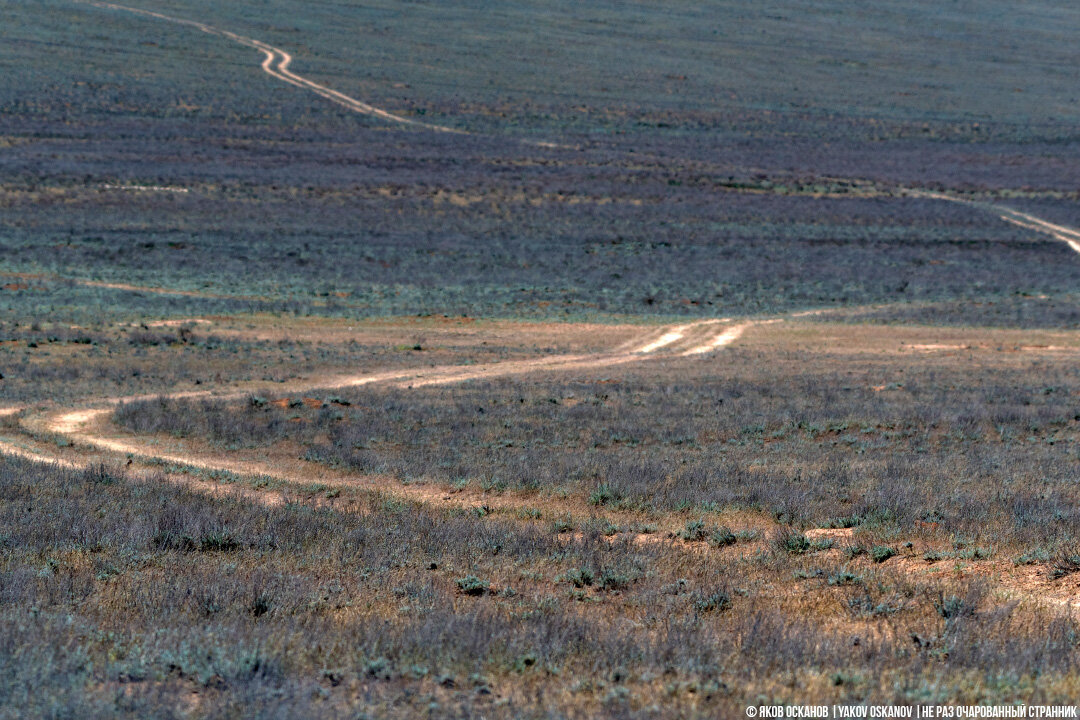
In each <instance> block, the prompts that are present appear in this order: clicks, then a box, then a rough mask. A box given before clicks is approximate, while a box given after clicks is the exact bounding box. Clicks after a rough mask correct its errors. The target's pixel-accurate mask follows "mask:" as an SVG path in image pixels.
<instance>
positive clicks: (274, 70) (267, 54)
mask: <svg viewBox="0 0 1080 720" xmlns="http://www.w3.org/2000/svg"><path fill="white" fill-rule="evenodd" d="M74 2H77V3H80V4H83V5H92V6H93V7H97V8H102V9H105V10H116V11H120V12H128V13H134V14H136V15H142V16H143V17H149V18H154V19H155V20H163V21H165V22H170V23H174V24H176V25H185V26H187V27H191V28H195V29H196V30H200V31H202V32H204V33H208V34H210V35H216V36H218V37H223V38H227V39H229V40H232V41H233V42H236V43H239V44H241V45H244V46H245V47H250V48H254V49H255V50H258V51H259V52H261V53H262V54H263V55H264V59H263V62H262V66H261V67H262V69H263V72H265V73H267V74H268V75H270V76H271V77H273V78H275V79H277V80H280V81H282V82H285V83H288V84H289V85H293V86H295V87H298V88H303V89H305V90H310V91H311V92H313V93H315V94H316V95H319V96H320V97H324V98H326V99H327V100H330V101H331V102H334V103H337V104H338V105H341V106H343V107H346V108H348V109H349V110H352V111H353V112H358V113H360V114H361V115H369V116H371V117H377V118H379V119H381V120H386V121H388V122H392V123H398V124H401V125H411V126H414V127H418V128H423V129H425V130H432V131H434V132H444V133H464V131H462V130H457V129H455V128H451V127H445V126H443V125H435V124H433V123H426V122H421V121H419V120H413V119H412V118H406V117H402V116H400V115H395V114H394V113H392V112H388V111H386V110H383V109H382V108H377V107H375V106H374V105H371V104H369V103H366V102H364V101H363V100H358V99H356V98H354V97H350V96H348V95H346V94H345V93H342V92H338V91H337V90H334V89H333V88H329V87H327V86H325V85H320V84H319V83H317V82H314V81H313V80H308V79H307V78H305V77H303V76H302V75H297V74H296V73H294V72H292V71H291V70H289V65H291V64H292V61H293V57H292V55H290V54H289V53H287V52H286V51H284V50H282V49H281V48H277V47H274V46H273V45H270V44H268V43H264V42H262V41H261V40H256V39H255V38H250V37H245V36H243V35H237V34H236V33H234V32H230V31H228V30H221V29H220V28H216V27H214V26H212V25H207V24H206V23H201V22H198V21H195V20H186V19H184V18H178V17H173V16H172V15H165V14H164V13H159V12H153V11H151V10H143V9H141V8H134V7H128V6H127V5H119V4H117V3H110V2H101V1H100V0H74Z"/></svg>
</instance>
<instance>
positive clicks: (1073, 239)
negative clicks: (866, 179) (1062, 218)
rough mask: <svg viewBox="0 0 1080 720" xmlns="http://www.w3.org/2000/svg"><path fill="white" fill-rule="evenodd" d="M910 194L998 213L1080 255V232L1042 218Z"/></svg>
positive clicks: (937, 195)
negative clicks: (1057, 241) (1059, 242)
mask: <svg viewBox="0 0 1080 720" xmlns="http://www.w3.org/2000/svg"><path fill="white" fill-rule="evenodd" d="M907 192H908V194H910V195H912V196H914V197H923V198H930V199H931V200H944V201H946V202H953V203H958V204H960V205H970V206H973V207H978V208H982V209H984V210H989V211H990V212H993V213H996V214H997V216H998V217H999V218H1001V219H1002V220H1004V221H1005V222H1008V223H1012V224H1013V225H1018V226H1020V227H1022V228H1024V229H1026V230H1034V231H1035V232H1038V233H1042V234H1043V235H1049V236H1050V237H1052V238H1054V239H1055V240H1060V241H1061V242H1063V243H1065V244H1066V245H1068V246H1069V247H1070V248H1072V250H1073V251H1074V252H1076V253H1080V230H1077V229H1075V228H1071V227H1067V226H1065V225H1058V224H1056V223H1052V222H1048V221H1046V220H1043V219H1042V218H1038V217H1035V216H1034V215H1032V214H1030V213H1026V212H1021V211H1019V210H1013V209H1012V208H1009V207H1005V206H1004V205H994V204H991V203H980V202H975V201H973V200H965V199H964V198H958V197H953V196H951V195H947V194H946V193H940V192H933V191H931V190H908V191H907Z"/></svg>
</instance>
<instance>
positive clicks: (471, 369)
mask: <svg viewBox="0 0 1080 720" xmlns="http://www.w3.org/2000/svg"><path fill="white" fill-rule="evenodd" d="M717 324H720V325H722V326H723V327H724V328H725V329H714V326H715V325H717ZM751 325H752V323H743V324H741V325H737V326H734V327H727V325H726V324H725V322H724V321H722V320H706V321H702V322H697V323H690V324H687V325H680V326H677V327H669V328H665V329H663V330H661V331H660V338H659V339H653V335H655V334H656V331H653V332H650V333H647V334H646V335H645V337H643V338H642V339H641V340H639V341H635V342H633V343H627V344H626V345H624V346H620V347H619V348H616V349H615V350H613V351H612V352H609V353H598V354H577V355H558V356H554V357H541V358H533V359H528V360H508V361H505V362H499V363H488V364H484V365H443V366H438V367H433V368H428V369H424V370H391V371H385V372H379V373H371V374H364V375H323V376H317V377H314V378H311V379H308V380H306V381H305V382H303V383H286V384H275V385H274V386H273V390H274V391H275V392H276V393H282V392H285V393H310V392H312V391H314V390H332V389H340V388H346V387H359V386H362V385H372V384H384V385H390V386H392V387H397V388H402V389H409V388H420V387H429V386H433V385H449V384H454V383H460V382H466V381H469V380H481V379H491V378H498V377H506V376H511V375H522V374H527V373H535V372H543V371H566V370H584V369H590V368H600V367H614V366H619V365H626V364H629V363H635V362H641V361H643V360H647V359H649V358H657V357H661V358H662V357H672V356H673V353H671V352H665V353H660V352H657V351H659V350H661V349H663V348H669V349H673V350H674V352H675V353H678V354H683V355H685V354H695V355H698V354H704V353H706V352H710V351H713V350H719V349H721V348H723V347H724V346H725V345H728V344H730V343H732V342H733V341H735V340H736V339H737V338H738V337H739V336H741V335H742V333H743V331H744V330H745V329H746V328H748V327H750V326H751ZM260 387H261V386H259V385H250V386H245V387H236V388H232V389H227V390H224V391H193V392H192V391H188V392H178V393H172V394H169V395H166V396H165V397H167V398H169V399H173V400H180V399H195V398H211V397H212V398H214V399H216V400H224V401H234V400H240V399H242V398H244V397H246V396H247V395H248V394H250V393H252V392H257V391H259V390H260ZM155 397H161V396H160V395H137V396H130V397H118V398H107V399H103V400H100V401H98V402H95V403H93V404H92V405H91V407H88V408H81V409H77V410H67V411H58V412H54V413H51V414H49V415H47V416H46V417H45V418H44V419H43V420H39V421H37V422H36V423H35V426H34V427H32V428H31V429H32V430H35V431H38V432H41V431H44V432H49V433H54V434H56V435H60V436H63V437H65V438H67V439H68V440H71V441H74V442H77V443H81V444H83V445H86V446H90V447H94V448H97V449H99V450H104V451H107V452H109V453H118V454H120V455H134V456H139V457H143V458H146V459H150V460H154V461H164V462H171V463H177V464H183V465H189V466H192V467H198V468H202V469H208V470H228V471H231V472H240V473H244V474H256V475H268V476H276V472H275V470H274V469H273V468H269V467H253V466H251V464H250V463H248V464H244V465H243V466H240V465H237V464H236V463H234V462H231V461H229V460H224V459H220V458H217V459H211V460H206V459H199V458H193V457H190V456H177V455H169V454H162V453H160V452H158V451H156V450H155V449H153V448H151V447H148V446H144V445H137V444H133V443H131V442H130V441H124V442H122V441H119V440H114V439H110V438H107V437H103V436H101V435H98V434H96V433H95V432H93V431H92V430H91V428H92V427H93V426H95V425H96V424H99V423H100V422H101V421H102V420H103V419H104V418H105V417H106V416H107V415H108V414H109V413H111V412H112V411H113V409H114V408H115V407H116V405H118V404H120V403H122V402H134V401H139V400H149V399H153V398H155ZM24 409H25V408H23V407H6V408H0V417H4V416H10V415H14V414H17V413H19V412H21V411H23V410H24ZM0 453H6V454H8V455H14V456H17V457H22V458H25V459H29V460H37V461H41V462H48V463H50V464H56V465H62V466H64V467H69V468H78V467H86V466H88V465H91V464H93V460H87V461H86V462H85V463H83V464H78V463H73V462H71V461H68V460H61V459H59V458H57V457H51V456H48V455H43V454H41V453H39V452H35V451H31V450H28V449H27V448H25V447H21V446H19V445H18V444H16V443H14V442H12V441H10V440H4V439H2V438H0ZM280 479H283V480H287V481H290V482H297V481H302V480H303V478H297V477H293V476H289V477H281V478H280Z"/></svg>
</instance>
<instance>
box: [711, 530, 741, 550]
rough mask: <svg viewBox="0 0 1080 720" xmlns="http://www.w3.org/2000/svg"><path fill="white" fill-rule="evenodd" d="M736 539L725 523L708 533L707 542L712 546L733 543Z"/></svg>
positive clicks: (723, 545) (724, 545)
mask: <svg viewBox="0 0 1080 720" xmlns="http://www.w3.org/2000/svg"><path fill="white" fill-rule="evenodd" d="M738 540H739V539H738V538H737V537H735V533H733V532H731V528H729V527H728V526H726V525H721V526H720V527H718V528H716V529H715V530H713V531H712V533H710V535H709V544H710V545H712V546H713V547H726V546H728V545H734V544H735V543H736V542H738Z"/></svg>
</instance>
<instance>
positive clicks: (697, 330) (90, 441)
mask: <svg viewBox="0 0 1080 720" xmlns="http://www.w3.org/2000/svg"><path fill="white" fill-rule="evenodd" d="M74 1H75V2H79V3H82V4H86V5H91V6H94V7H98V8H103V9H108V10H115V11H123V12H128V13H134V14H137V15H142V16H145V17H150V18H154V19H157V20H163V21H166V22H170V23H174V24H178V25H184V26H188V27H191V28H195V29H197V30H200V31H202V32H205V33H209V34H211V35H215V36H219V37H223V38H226V39H229V40H232V41H234V42H236V43H239V44H241V45H244V46H246V47H250V48H253V49H256V50H258V51H260V52H261V53H263V55H264V59H263V62H262V65H261V68H262V70H263V71H264V72H265V73H267V74H268V75H270V76H271V77H273V78H275V79H277V80H280V81H281V82H285V83H288V84H289V85H292V86H294V87H297V88H301V89H304V90H307V91H310V92H313V93H315V94H316V95H319V96H320V97H323V98H325V99H327V100H330V101H332V102H334V103H337V104H338V105H341V106H343V107H346V108H348V109H349V110H352V111H354V112H357V113H360V114H363V115H367V116H371V117H376V118H379V119H381V120H384V121H387V122H391V123H396V124H399V125H405V126H413V127H417V128H421V129H425V130H429V131H434V132H441V133H463V131H461V130H457V129H454V128H450V127H445V126H441V125H435V124H432V123H425V122H421V121H418V120H413V119H410V118H405V117H401V116H399V115H395V114H393V113H390V112H388V111H386V110H383V109H381V108H377V107H375V106H373V105H370V104H369V103H365V102H363V101H362V100H358V99H356V98H353V97H350V96H348V95H345V94H344V93H341V92H339V91H336V90H333V89H332V88H329V87H327V86H325V85H321V84H319V83H316V82H314V81H311V80H308V79H307V78H305V77H303V76H301V75H298V74H296V73H294V72H292V71H291V70H290V69H289V66H290V64H291V63H292V60H293V58H292V56H291V55H290V54H289V53H288V52H286V51H284V50H282V49H280V48H277V47H274V46H272V45H269V44H267V43H264V42H262V41H259V40H256V39H253V38H249V37H245V36H242V35H238V34H236V33H233V32H230V31H227V30H221V29H218V28H215V27H213V26H210V25H206V24H204V23H201V22H197V21H193V20H186V19H182V18H176V17H172V16H169V15H165V14H162V13H157V12H153V11H149V10H143V9H139V8H133V7H128V6H124V5H119V4H115V3H110V2H102V1H100V0H74ZM526 142H527V141H526ZM530 144H533V145H538V146H543V147H562V146H558V145H556V144H554V143H540V142H532V143H530ZM909 193H910V194H912V195H914V196H918V197H926V198H932V199H936V200H942V201H948V202H956V203H962V204H966V205H970V206H974V207H979V208H981V209H984V210H989V211H992V212H995V213H996V214H998V216H999V217H1001V218H1002V219H1003V220H1005V221H1007V222H1010V223H1013V224H1016V225H1018V226H1021V227H1024V228H1025V229H1029V230H1032V231H1035V232H1039V233H1042V234H1044V235H1048V236H1050V237H1052V238H1054V239H1056V240H1059V241H1061V242H1064V243H1066V244H1067V245H1068V246H1069V247H1070V248H1071V249H1072V250H1074V251H1075V252H1077V253H1080V231H1077V230H1075V229H1073V228H1069V227H1065V226H1062V225H1058V224H1054V223H1050V222H1047V221H1045V220H1042V219H1040V218H1037V217H1035V216H1033V215H1030V214H1028V213H1023V212H1020V211H1017V210H1012V209H1010V208H1005V207H1001V206H996V205H989V204H985V203H976V202H973V201H970V200H965V199H960V198H956V197H952V196H949V195H946V194H943V193H936V192H930V191H923V190H910V191H909ZM75 282H77V283H79V284H83V285H89V286H97V287H104V288H112V289H118V290H130V291H135V292H161V293H166V294H179V295H194V296H200V295H203V293H198V292H196V291H170V290H167V289H164V288H146V287H138V286H132V285H124V284H115V283H103V282H96V281H75ZM213 297H221V296H213ZM822 312H828V311H805V312H802V313H798V314H796V316H806V315H810V314H816V313H822ZM791 317H795V316H791ZM780 321H781V319H772V320H766V321H748V322H742V323H740V324H732V323H731V321H729V320H719V319H718V320H705V321H701V322H697V323H690V324H683V325H677V326H670V327H665V328H661V329H660V330H658V331H652V332H649V333H646V334H645V336H643V337H642V338H640V339H638V340H636V341H634V342H632V343H627V344H625V345H623V346H620V347H618V348H615V349H614V350H612V351H611V352H608V353H600V354H591V355H590V354H579V355H564V356H557V357H542V358H536V359H530V360H513V361H507V362H502V363H491V364H487V365H479V366H441V367H435V368H430V369H426V370H422V371H415V370H410V371H387V372H382V373H373V374H367V375H352V376H343V375H336V376H322V377H316V378H313V379H311V380H308V381H307V382H305V383H303V384H286V385H275V386H274V387H275V390H276V391H277V392H282V391H285V392H289V393H294V392H308V391H312V390H315V389H332V388H343V387H356V386H361V385H369V384H386V385H390V386H393V387H398V388H419V387H426V386H434V385H447V384H452V383H459V382H465V381H468V380H476V379H488V378H496V377H505V376H510V375H519V374H527V373H534V372H542V371H565V370H580V369H588V368H600V367H614V366H621V365H627V364H630V363H636V362H642V361H646V360H648V359H650V358H673V357H695V356H705V355H707V354H709V353H711V352H714V351H717V350H720V349H722V348H724V347H726V346H728V345H730V344H731V343H733V342H735V341H736V340H738V339H739V338H740V337H741V336H742V335H743V334H744V333H745V332H746V331H747V330H748V329H750V328H752V327H754V326H755V325H757V324H763V323H765V322H780ZM717 326H719V327H717ZM257 389H258V386H255V385H252V386H249V387H233V388H229V389H225V390H223V391H218V392H182V393H173V394H171V395H168V396H167V397H169V398H173V399H181V398H198V397H214V398H216V399H222V400H237V399H241V398H243V397H244V396H245V395H247V394H248V393H250V392H253V391H256V390H257ZM155 397H156V396H155ZM139 399H146V397H145V396H140V397H130V398H109V399H103V400H101V401H99V402H97V403H94V404H93V405H92V406H91V407H84V408H81V409H76V410H64V411H58V412H54V413H50V414H48V415H46V416H44V417H43V418H41V419H38V420H36V421H34V422H35V423H36V426H33V427H30V429H31V430H34V431H38V432H40V431H47V432H50V433H55V434H57V435H60V436H63V437H65V438H67V439H69V440H72V441H75V442H77V443H80V444H82V445H85V446H90V447H93V448H97V449H98V450H100V451H104V452H105V453H108V454H119V455H121V456H125V455H130V456H137V457H141V458H144V459H147V460H152V461H158V462H162V461H163V462H170V463H177V464H182V465H186V466H190V467H197V468H202V469H208V470H226V471H231V472H239V473H242V474H250V475H265V476H271V477H277V478H279V479H282V480H285V481H288V482H297V481H301V482H302V481H303V480H304V478H303V477H302V476H297V475H296V474H295V473H293V472H286V473H282V472H280V471H278V470H277V469H275V468H273V467H268V466H266V465H263V464H259V463H255V462H251V461H237V460H232V459H225V458H222V457H201V456H200V457H193V456H188V455H184V456H179V455H172V454H168V453H160V452H159V451H157V450H156V449H155V448H153V447H152V446H150V445H148V444H143V443H139V442H136V441H132V440H130V439H124V440H118V439H114V438H109V437H105V436H103V435H102V434H101V430H100V428H99V426H100V425H101V424H102V423H103V421H104V420H105V419H106V418H107V416H108V414H109V413H110V412H111V411H112V410H113V408H115V406H116V405H117V404H118V403H120V402H124V401H132V400H139ZM23 410H24V408H22V407H6V408H0V418H2V417H6V416H12V415H15V414H18V413H20V412H22V411H23ZM0 453H3V454H7V455H11V456H16V457H21V458H25V459H28V460H33V461H39V462H44V463H49V464H51V465H54V466H58V467H63V468H68V469H79V468H83V467H86V466H88V465H91V464H93V462H94V460H93V459H87V460H85V461H83V462H77V461H71V460H67V459H64V458H61V457H58V456H55V455H48V454H45V453H44V452H39V451H38V450H34V449H29V447H27V446H26V445H21V444H20V443H19V442H17V441H13V440H10V439H4V438H0ZM432 492H434V491H431V490H416V491H414V490H410V491H408V493H405V492H403V494H409V493H411V494H413V495H415V494H417V493H421V494H424V493H426V494H428V495H430V494H432ZM438 494H441V493H438ZM427 499H430V500H436V501H442V500H446V499H445V498H441V500H440V499H438V498H433V497H432V498H427ZM1054 602H1055V603H1057V601H1054ZM1071 603H1080V600H1069V601H1066V602H1063V603H1058V604H1065V605H1069V604H1071Z"/></svg>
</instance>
